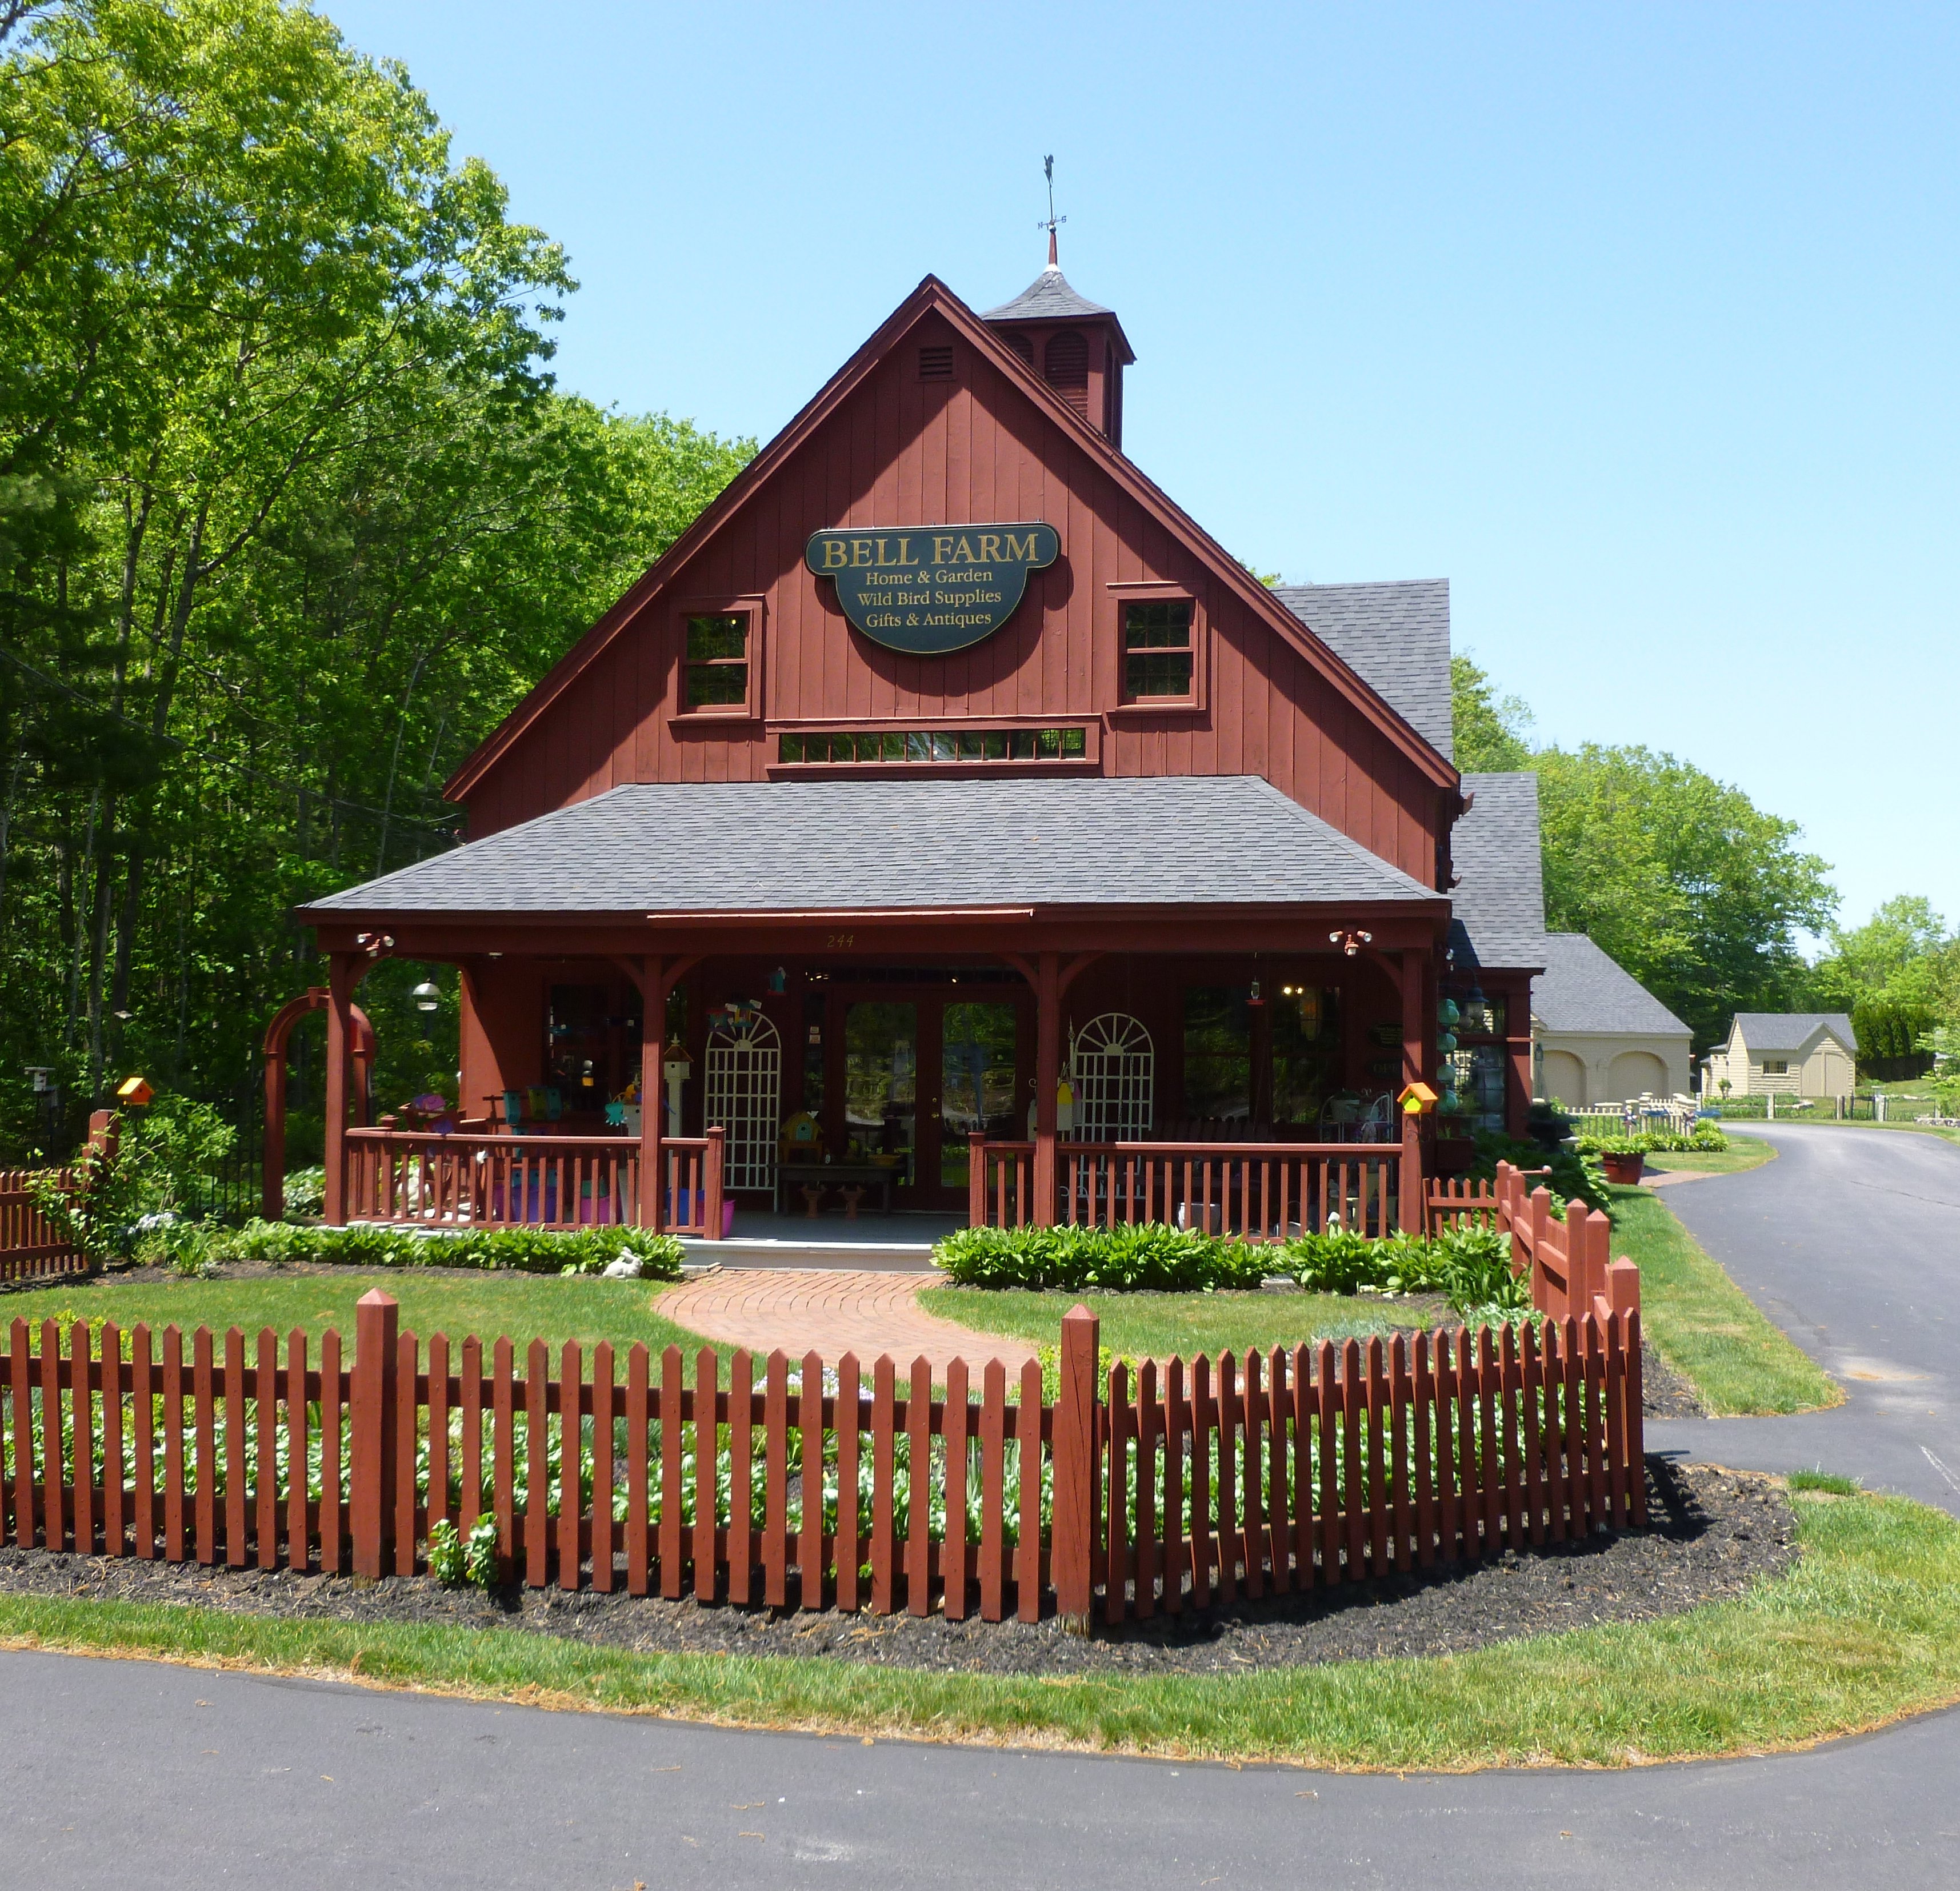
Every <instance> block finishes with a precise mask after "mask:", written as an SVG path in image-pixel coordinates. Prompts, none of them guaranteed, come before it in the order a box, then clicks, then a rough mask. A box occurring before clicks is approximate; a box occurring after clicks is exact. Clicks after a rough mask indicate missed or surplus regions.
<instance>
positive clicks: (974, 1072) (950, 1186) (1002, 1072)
mask: <svg viewBox="0 0 1960 1891" xmlns="http://www.w3.org/2000/svg"><path fill="white" fill-rule="evenodd" d="M1019 1038H1020V1007H1019V1006H1017V1005H1015V1004H1013V1003H1011V1002H1010V1001H1007V1000H1001V999H994V1000H988V1001H986V1002H985V1003H979V1004H967V1003H959V1004H953V1003H948V1004H947V1005H945V1006H943V1007H942V1009H941V1010H940V1033H939V1111H938V1121H937V1123H935V1124H934V1128H936V1130H937V1132H938V1136H937V1140H938V1143H939V1150H938V1155H939V1186H940V1193H941V1196H942V1198H943V1199H944V1200H947V1203H948V1205H949V1206H952V1205H953V1204H955V1203H957V1204H964V1203H965V1202H966V1181H967V1168H968V1165H969V1149H968V1147H967V1142H966V1139H967V1138H968V1137H969V1136H971V1135H972V1133H973V1132H974V1131H975V1130H979V1131H980V1132H981V1133H982V1134H984V1135H985V1136H986V1137H987V1138H988V1139H989V1140H990V1141H991V1142H1000V1143H1004V1142H1011V1141H1013V1140H1014V1139H1017V1138H1018V1137H1019V1136H1022V1135H1023V1133H1025V1132H1026V1128H1027V1122H1026V1117H1027V1104H1026V1099H1025V1098H1024V1096H1023V1092H1022V1089H1021V1085H1020V1083H1019V1082H1018V1081H1017V1076H1018V1070H1019V1063H1018V1059H1017V1050H1018V1047H1019Z"/></svg>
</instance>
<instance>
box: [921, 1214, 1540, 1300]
mask: <svg viewBox="0 0 1960 1891" xmlns="http://www.w3.org/2000/svg"><path fill="white" fill-rule="evenodd" d="M932 1258H933V1265H934V1266H936V1267H937V1268H938V1269H939V1270H940V1272H941V1273H943V1274H944V1275H945V1276H946V1277H947V1279H949V1280H950V1281H952V1282H954V1283H955V1284H956V1285H957V1286H963V1287H982V1288H1024V1289H1037V1290H1039V1289H1047V1288H1054V1289H1060V1290H1062V1291H1064V1292H1090V1291H1093V1292H1102V1293H1212V1292H1217V1291H1219V1290H1220V1289H1246V1288H1256V1287H1258V1286H1260V1285H1261V1284H1262V1282H1264V1281H1265V1280H1268V1279H1271V1278H1273V1277H1274V1276H1284V1277H1286V1278H1290V1279H1292V1280H1293V1281H1295V1282H1297V1283H1298V1284H1299V1285H1300V1286H1301V1287H1303V1288H1305V1289H1308V1290H1309V1291H1310V1292H1318V1293H1348V1294H1351V1293H1359V1292H1376V1293H1440V1294H1443V1295H1446V1297H1447V1298H1448V1299H1449V1302H1450V1304H1451V1305H1453V1307H1455V1308H1456V1309H1457V1311H1459V1312H1465V1313H1467V1312H1468V1311H1472V1310H1475V1309H1482V1308H1490V1307H1498V1308H1503V1309H1505V1310H1507V1311H1514V1310H1516V1308H1519V1307H1520V1306H1522V1305H1526V1304H1528V1301H1529V1295H1528V1294H1526V1292H1525V1291H1524V1289H1523V1285H1522V1283H1521V1282H1519V1281H1517V1280H1516V1279H1513V1276H1512V1273H1511V1268H1510V1238H1509V1237H1508V1236H1507V1235H1500V1234H1498V1233H1497V1232H1494V1231H1493V1230H1490V1229H1486V1228H1458V1229H1455V1230H1453V1231H1451V1232H1449V1233H1447V1234H1444V1235H1438V1236H1437V1237H1435V1238H1433V1239H1428V1240H1425V1239H1423V1238H1421V1237H1418V1236H1404V1235H1395V1236H1392V1237H1391V1238H1389V1239H1388V1240H1386V1241H1370V1240H1368V1239H1367V1238H1366V1237H1365V1236H1363V1235H1357V1234H1353V1233H1348V1232H1341V1231H1339V1230H1334V1231H1331V1232H1328V1233H1326V1234H1324V1235H1300V1236H1298V1237H1297V1238H1295V1239H1293V1240H1292V1241H1271V1242H1258V1243H1255V1242H1252V1241H1228V1240H1223V1239H1220V1238H1218V1237H1217V1236H1215V1235H1205V1234H1201V1233H1199V1232H1196V1231H1195V1230H1192V1229H1185V1228H1172V1227H1169V1226H1167V1225H1165V1224H1164V1223H1163V1222H1139V1223H1137V1224H1135V1225H1128V1226H1123V1227H1118V1228H961V1229H960V1230H959V1232H957V1233H956V1234H953V1235H948V1236H947V1238H945V1239H944V1240H943V1241H940V1243H939V1244H937V1246H936V1247H934V1250H933V1257H932Z"/></svg>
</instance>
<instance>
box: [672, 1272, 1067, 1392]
mask: <svg viewBox="0 0 1960 1891" xmlns="http://www.w3.org/2000/svg"><path fill="white" fill-rule="evenodd" d="M937 1279H939V1276H938V1275H937V1274H917V1273H908V1274H898V1273H869V1272H865V1273H831V1272H827V1271H819V1270H816V1269H810V1270H800V1269H799V1270H791V1269H788V1268H781V1267H772V1268H768V1269H762V1268H741V1269H731V1270H724V1271H723V1272H722V1273H718V1274H710V1275H708V1276H707V1277H706V1278H705V1279H702V1280H691V1281H686V1282H683V1284H682V1285H681V1286H678V1287H673V1288H670V1289H668V1291H667V1292H665V1293H663V1295H660V1298H659V1300H658V1301H656V1302H655V1305H656V1306H657V1308H658V1310H659V1311H660V1314H661V1316H662V1317H663V1318H665V1319H668V1320H671V1321H673V1323H674V1324H676V1326H681V1327H686V1328H687V1329H688V1330H689V1332H690V1333H703V1334H705V1335H706V1336H707V1337H708V1338H709V1339H711V1340H719V1341H721V1342H722V1343H724V1344H727V1345H730V1346H746V1347H747V1348H749V1350H750V1351H752V1352H762V1353H766V1352H772V1351H773V1350H774V1349H775V1348H776V1347H778V1346H780V1347H781V1348H782V1349H783V1350H784V1352H787V1353H788V1354H789V1355H791V1358H793V1359H798V1358H800V1357H801V1356H802V1355H803V1354H804V1353H806V1352H812V1351H814V1352H818V1353H820V1354H821V1355H823V1359H824V1360H825V1361H826V1363H828V1362H832V1361H835V1360H836V1359H838V1358H839V1357H841V1356H842V1355H843V1354H845V1353H846V1352H854V1353H856V1354H857V1355H858V1361H859V1362H860V1363H861V1365H870V1363H871V1362H872V1361H873V1360H874V1359H877V1357H878V1355H880V1353H883V1352H889V1354H890V1355H892V1357H893V1359H894V1360H895V1361H896V1362H899V1365H901V1366H908V1365H911V1363H912V1361H913V1360H914V1359H918V1357H919V1356H920V1355H921V1354H923V1355H924V1357H925V1358H926V1359H928V1360H930V1361H931V1363H932V1365H933V1368H934V1371H942V1370H943V1369H944V1368H945V1367H946V1366H947V1365H948V1364H949V1363H950V1362H951V1361H953V1360H954V1359H964V1360H965V1361H966V1362H967V1364H968V1365H971V1366H974V1367H976V1368H977V1367H978V1366H980V1365H982V1364H984V1363H985V1362H986V1361H987V1360H988V1359H999V1360H1001V1361H1002V1362H1004V1364H1005V1365H1006V1366H1007V1369H1008V1370H1009V1371H1010V1372H1011V1371H1018V1370H1019V1368H1020V1367H1021V1366H1022V1365H1023V1364H1024V1363H1025V1362H1026V1361H1028V1360H1029V1359H1033V1357H1034V1356H1035V1352H1034V1349H1033V1347H1032V1346H1027V1345H1026V1344H1024V1343H1023V1342H1021V1341H1020V1340H1006V1339H1001V1338H998V1337H995V1336H991V1335H988V1334H985V1333H975V1332H973V1331H972V1330H970V1329H969V1328H967V1327H959V1326H955V1325H954V1324H953V1322H952V1321H950V1320H940V1319H936V1318H934V1316H933V1315H932V1314H929V1313H925V1312H923V1311H921V1309H920V1307H919V1304H918V1291H919V1289H921V1287H924V1286H931V1284H932V1283H933V1282H935V1281H937Z"/></svg>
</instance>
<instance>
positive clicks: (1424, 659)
mask: <svg viewBox="0 0 1960 1891" xmlns="http://www.w3.org/2000/svg"><path fill="white" fill-rule="evenodd" d="M1273 596H1274V597H1276V598H1278V599H1279V600H1280V602H1281V603H1282V604H1284V605H1285V606H1286V607H1287V609H1288V610H1290V612H1292V613H1293V615H1294V616H1295V617H1297V618H1299V619H1300V621H1301V622H1302V623H1303V624H1304V625H1306V627H1307V628H1308V629H1309V630H1310V631H1313V634H1314V635H1315V636H1316V637H1319V639H1320V640H1321V641H1322V643H1323V644H1326V645H1327V646H1328V647H1329V648H1330V649H1331V650H1333V652H1334V653H1335V655H1336V656H1338V657H1340V658H1341V660H1342V661H1343V662H1344V663H1347V664H1348V665H1349V666H1350V667H1351V668H1352V669H1356V670H1357V671H1359V672H1360V674H1361V675H1363V676H1364V677H1366V678H1367V680H1368V681H1369V682H1370V683H1371V684H1373V685H1374V687H1375V688H1376V689H1377V690H1379V691H1380V692H1381V694H1383V696H1385V697H1386V698H1387V699H1388V700H1389V702H1391V703H1392V704H1394V705H1395V710H1396V711H1397V713H1398V714H1399V715H1400V716H1401V717H1402V719H1403V720H1404V721H1405V722H1407V723H1409V724H1410V725H1411V727H1413V728H1414V729H1418V730H1419V731H1420V732H1421V735H1422V737H1423V739H1424V741H1425V742H1427V743H1428V744H1429V745H1430V747H1431V748H1433V749H1434V750H1435V751H1436V752H1437V754H1438V755H1448V756H1450V757H1451V758H1454V757H1455V754H1456V748H1455V745H1454V743H1453V740H1452V739H1451V729H1450V694H1449V580H1448V579H1447V578H1416V579H1411V580H1405V581H1402V582H1398V583H1389V584H1281V585H1275V586H1274V588H1273Z"/></svg>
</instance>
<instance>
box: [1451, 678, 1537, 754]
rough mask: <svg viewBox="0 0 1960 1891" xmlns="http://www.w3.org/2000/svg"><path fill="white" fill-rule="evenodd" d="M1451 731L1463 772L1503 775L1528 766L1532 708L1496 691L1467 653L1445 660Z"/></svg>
mask: <svg viewBox="0 0 1960 1891" xmlns="http://www.w3.org/2000/svg"><path fill="white" fill-rule="evenodd" d="M1449 691H1450V698H1451V707H1452V712H1453V713H1452V717H1451V720H1452V723H1453V728H1452V729H1451V732H1450V733H1451V735H1452V737H1453V744H1454V746H1455V748H1456V765H1457V767H1458V768H1460V769H1461V770H1462V771H1463V772H1464V773H1465V774H1505V773H1507V772H1510V771H1513V770H1516V769H1521V768H1529V767H1530V766H1531V754H1532V752H1531V742H1530V739H1529V738H1530V734H1531V726H1532V713H1531V711H1530V710H1529V709H1527V708H1526V707H1525V705H1524V704H1523V702H1521V701H1519V699H1518V698H1516V697H1515V696H1500V695H1499V694H1497V691H1496V688H1494V685H1492V683H1491V679H1490V678H1489V677H1488V675H1485V674H1484V672H1483V671H1482V670H1481V669H1479V668H1478V666H1477V665H1476V664H1475V663H1472V661H1471V660H1470V659H1469V658H1468V657H1467V656H1453V657H1451V658H1450V659H1449Z"/></svg>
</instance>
